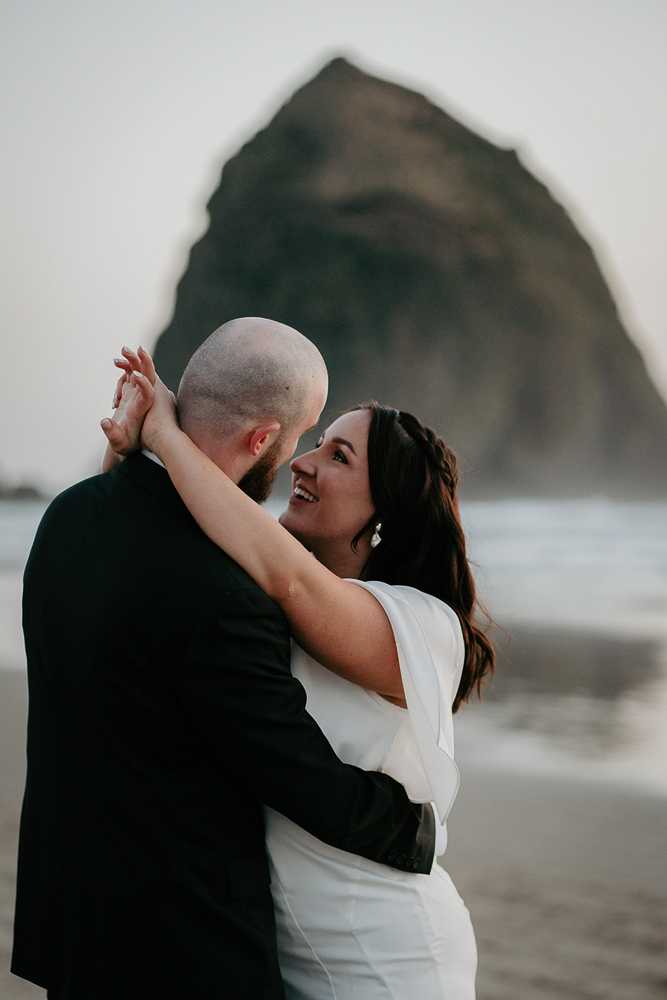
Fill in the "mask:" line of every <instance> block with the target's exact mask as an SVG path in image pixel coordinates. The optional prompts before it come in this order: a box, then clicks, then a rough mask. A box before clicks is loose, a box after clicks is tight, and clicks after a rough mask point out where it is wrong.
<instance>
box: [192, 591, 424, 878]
mask: <svg viewBox="0 0 667 1000" xmlns="http://www.w3.org/2000/svg"><path fill="white" fill-rule="evenodd" d="M179 695H180V698H181V700H182V702H183V704H184V707H185V709H186V711H187V712H188V714H189V715H190V717H191V719H192V720H193V722H194V724H195V725H196V726H197V728H198V729H199V730H200V732H201V733H202V735H203V736H204V738H205V740H206V741H207V742H208V744H209V745H210V746H211V747H212V748H213V749H214V750H215V751H216V752H218V753H219V754H220V755H221V756H222V757H223V758H224V760H225V761H226V762H227V763H229V764H231V765H232V766H233V767H234V769H235V770H236V771H237V773H239V774H240V775H241V777H242V779H243V780H244V781H246V782H247V783H248V785H249V787H251V788H253V789H254V790H255V792H256V793H257V795H258V797H259V798H260V799H261V800H262V801H263V802H265V803H266V804H267V805H269V806H271V807H272V808H273V809H276V810H277V811H278V812H280V813H282V814H283V815H284V816H287V817H288V818H289V819H291V820H292V821H293V822H295V823H297V824H298V825H299V826H301V827H303V828H304V829H305V830H308V831H309V832H310V833H312V834H313V835H314V836H316V837H318V838H319V839H320V840H323V841H325V842H326V843H328V844H331V845H332V846H334V847H338V848H340V849H341V850H345V851H349V852H350V853H353V854H360V855H362V856H363V857H366V858H369V859H371V860H372V861H379V862H382V863H384V864H387V865H389V866H390V867H393V868H398V869H401V870H403V871H414V872H422V873H424V872H429V871H430V870H431V866H432V862H433V856H434V850H435V821H434V815H433V811H432V808H431V805H430V804H429V803H426V804H421V803H420V804H417V803H412V802H410V801H409V799H408V797H407V794H406V792H405V789H404V788H403V786H402V785H400V784H399V783H398V782H396V781H395V780H394V779H393V778H391V777H389V775H386V774H380V773H379V772H375V771H364V770H362V769H360V768H357V767H354V766H352V765H349V764H343V763H342V762H341V761H340V760H339V759H338V757H337V756H336V754H335V753H334V751H333V749H332V748H331V746H330V744H329V742H328V741H327V739H326V737H325V736H324V734H323V733H322V731H321V730H320V728H319V726H318V725H317V723H316V722H315V721H314V719H312V718H311V717H310V716H309V715H308V713H307V712H306V707H305V706H306V695H305V691H304V689H303V687H302V685H301V684H300V683H299V681H297V680H296V678H294V677H293V676H292V674H291V673H290V669H289V634H288V630H287V623H286V621H285V618H284V616H283V614H282V612H281V611H280V610H279V609H278V607H277V606H276V605H275V604H274V602H273V601H272V600H271V599H270V598H269V597H267V595H266V594H264V593H263V592H262V591H258V590H255V589H253V590H250V589H248V590H240V591H234V592H232V593H229V594H227V595H226V596H225V597H224V598H223V600H222V602H221V604H220V605H219V606H218V607H217V608H216V612H215V613H214V614H211V615H209V616H208V617H207V618H205V619H204V621H203V622H202V623H201V624H200V625H199V627H198V629H197V631H196V633H195V634H194V635H193V637H192V640H191V642H190V644H189V647H188V652H187V655H186V658H185V661H184V663H183V665H182V670H181V672H180V675H179Z"/></svg>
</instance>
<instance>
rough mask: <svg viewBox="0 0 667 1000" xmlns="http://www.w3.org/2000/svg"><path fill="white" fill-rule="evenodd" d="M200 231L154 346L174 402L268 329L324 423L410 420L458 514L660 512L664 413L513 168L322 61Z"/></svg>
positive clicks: (557, 224) (666, 454)
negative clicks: (543, 505) (347, 412)
mask: <svg viewBox="0 0 667 1000" xmlns="http://www.w3.org/2000/svg"><path fill="white" fill-rule="evenodd" d="M620 196H622V193H620ZM208 209H209V213H210V219H211V222H210V227H209V229H208V231H207V232H206V234H205V235H204V236H203V237H202V239H201V240H200V241H199V242H198V243H197V244H195V246H194V247H193V248H192V252H191V255H190V260H189V264H188V267H187V270H186V273H185V274H184V276H183V278H182V280H181V281H180V283H179V286H178V292H177V297H176V305H175V311H174V316H173V319H172V321H171V323H170V324H169V326H168V328H167V329H166V330H165V331H164V333H163V334H162V336H161V337H160V340H159V342H158V345H157V351H156V361H157V366H158V370H159V371H160V372H161V373H162V375H163V377H164V378H165V379H166V380H167V382H168V383H169V384H170V385H171V386H172V387H173V388H175V387H176V386H177V384H178V381H179V378H180V376H181V373H182V371H183V369H184V367H185V365H186V364H187V361H188V358H189V357H190V355H191V354H192V352H193V351H194V350H195V349H196V348H197V346H198V345H199V344H200V343H201V342H202V341H203V340H204V339H205V338H206V337H207V336H208V334H209V333H211V332H212V331H213V330H214V329H215V328H216V327H217V326H219V325H220V324H221V323H224V322H225V321H226V320H228V319H232V318H233V317H236V316H269V317H271V318H274V319H278V320H281V321H283V322H285V323H289V324H290V325H292V326H295V327H296V328H297V329H299V330H301V331H302V332H303V333H305V334H306V335H307V336H309V337H310V338H311V339H312V340H314V341H315V343H316V344H317V345H318V346H319V348H320V350H321V351H322V353H323V355H324V357H325V359H326V362H327V364H328V366H329V371H330V374H331V392H330V397H329V406H328V412H329V413H331V412H335V411H336V410H340V409H342V408H344V407H346V406H347V405H349V404H351V403H353V402H357V401H361V400H365V399H369V398H375V399H379V400H380V401H382V402H384V403H387V404H389V405H392V406H396V407H398V408H400V409H409V410H412V411H414V412H416V413H417V414H418V415H419V416H421V417H422V419H424V420H426V421H427V422H428V423H430V424H432V425H433V426H434V427H435V428H437V429H438V431H439V432H440V433H441V434H442V435H443V436H444V437H445V438H446V440H447V441H448V442H449V443H450V444H451V445H452V446H453V447H454V448H455V449H456V450H457V451H458V452H459V454H460V455H461V457H462V458H463V464H464V467H465V469H466V492H467V493H468V495H476V496H502V495H533V496H539V495H542V496H577V495H585V494H588V493H605V494H608V495H611V496H625V497H665V496H667V409H666V408H665V404H664V402H663V401H662V399H661V398H660V396H659V395H658V392H657V391H656V389H655V387H654V385H653V383H652V382H651V380H650V379H649V377H648V375H647V372H646V369H645V366H644V363H643V361H642V359H641V357H640V355H639V353H638V351H637V349H636V348H635V346H634V345H633V343H632V342H631V341H630V339H629V338H628V335H627V333H626V331H625V330H624V328H623V326H622V324H621V322H620V319H619V316H618V313H617V310H616V307H615V305H614V302H613V300H612V297H611V295H610V292H609V289H608V288H607V286H606V284H605V281H604V279H603V277H602V275H601V273H600V270H599V268H598V265H597V263H596V261H595V257H594V255H593V253H592V251H591V249H590V247H589V246H588V244H587V243H586V241H585V240H584V239H583V238H582V237H581V236H580V235H579V233H578V232H577V230H576V229H575V227H574V225H573V224H572V222H571V221H570V219H569V217H568V216H567V214H566V212H565V211H564V209H563V208H562V207H561V205H559V204H558V203H557V202H556V201H554V199H553V198H552V197H551V195H550V194H549V191H548V190H547V189H546V187H545V186H544V185H543V184H541V183H540V182H539V181H538V180H536V179H535V178H534V177H533V176H532V175H531V174H530V173H529V172H528V171H527V170H526V169H525V167H523V166H522V164H521V163H520V161H519V159H518V158H517V156H516V154H515V152H514V151H512V150H507V149H500V148H498V147H497V146H494V145H493V144H492V143H490V142H487V141H486V140H485V139H482V138H481V137H480V136H478V135H476V134H475V133H473V132H471V131H470V130H469V129H468V128H466V127H464V126H463V125H461V124H460V123H459V122H457V121H456V120H455V119H453V118H452V117H450V116H449V115H448V114H446V113H445V112H444V111H442V110H440V108H437V107H435V106H434V105H433V104H431V103H430V102H429V101H428V100H426V98H424V97H423V96H421V95H420V94H417V93H415V92H413V91H410V90H406V89H405V88H404V87H400V86H397V85H396V84H393V83H388V82H386V81H384V80H380V79H377V78H375V77H373V76H369V75H368V74H367V73H364V72H362V71H361V70H359V69H357V68H356V67H355V66H353V65H351V64H350V63H349V62H346V61H345V60H344V59H335V60H334V61H333V62H331V63H329V64H328V65H327V66H325V67H324V69H323V70H322V71H321V72H320V73H319V74H318V75H317V76H316V77H315V78H314V79H313V80H311V81H310V82H309V83H307V84H306V85H305V86H304V87H302V88H301V89H300V90H298V91H297V92H296V93H295V94H294V96H293V97H292V98H291V100H289V101H288V102H287V104H285V105H284V106H283V107H282V108H281V109H280V111H279V112H278V113H277V114H276V116H275V117H274V118H273V120H272V121H271V122H270V124H269V125H268V126H267V127H266V128H265V129H263V130H262V131H261V132H259V133H258V134H257V135H256V136H255V137H254V138H253V139H252V140H251V141H250V142H248V143H247V144H246V145H245V146H244V147H243V148H242V149H241V151H240V152H239V153H238V154H237V155H236V156H235V157H233V159H231V160H230V161H229V162H228V163H227V164H226V166H225V167H224V170H223V172H222V179H221V182H220V186H219V187H218V189H217V191H216V192H215V194H214V195H213V197H212V198H211V201H210V202H209V205H208Z"/></svg>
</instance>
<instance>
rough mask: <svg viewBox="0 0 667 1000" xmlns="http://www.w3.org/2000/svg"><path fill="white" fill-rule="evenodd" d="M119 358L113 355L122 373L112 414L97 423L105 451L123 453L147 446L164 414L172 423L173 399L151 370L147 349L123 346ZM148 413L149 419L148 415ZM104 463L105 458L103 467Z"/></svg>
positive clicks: (151, 363)
mask: <svg viewBox="0 0 667 1000" xmlns="http://www.w3.org/2000/svg"><path fill="white" fill-rule="evenodd" d="M122 355H123V356H122V357H120V358H114V364H115V366H116V368H120V369H121V371H122V374H121V376H120V378H119V379H118V383H117V384H116V389H115V392H114V397H113V402H112V410H114V411H115V412H114V416H113V417H105V418H104V420H102V421H101V422H100V426H101V427H102V430H103V431H104V434H105V435H106V439H107V442H108V448H107V453H109V451H111V452H112V453H113V454H114V455H116V456H123V457H124V456H126V455H130V454H132V452H133V451H137V449H138V448H140V447H141V446H142V444H143V445H144V446H145V447H149V448H150V446H151V440H150V438H151V430H155V429H156V427H157V425H158V424H159V422H160V420H161V419H165V418H166V417H167V416H170V417H171V420H172V421H173V422H175V420H176V416H175V398H174V394H173V393H172V392H170V391H169V389H167V387H166V385H165V384H164V382H162V381H161V380H160V379H159V378H158V376H157V373H156V371H155V366H154V365H153V359H152V358H151V356H150V354H149V353H148V351H146V350H144V348H143V347H140V348H139V350H138V351H132V350H131V349H130V348H129V347H124V348H123V350H122ZM149 412H150V413H151V419H147V418H148V414H149ZM107 464H108V463H107V462H106V460H105V466H106V465H107Z"/></svg>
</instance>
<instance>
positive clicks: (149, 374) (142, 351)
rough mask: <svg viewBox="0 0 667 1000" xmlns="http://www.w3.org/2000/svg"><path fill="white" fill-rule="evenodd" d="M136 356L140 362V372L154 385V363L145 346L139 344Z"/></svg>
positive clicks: (155, 374) (155, 375)
mask: <svg viewBox="0 0 667 1000" xmlns="http://www.w3.org/2000/svg"><path fill="white" fill-rule="evenodd" d="M137 357H138V358H139V361H140V363H141V374H142V375H145V376H146V378H147V379H148V381H149V382H150V384H151V385H155V383H156V381H157V373H156V371H155V365H154V364H153V359H152V357H151V356H150V354H149V353H148V351H147V350H146V348H145V347H141V345H140V346H139V350H138V351H137Z"/></svg>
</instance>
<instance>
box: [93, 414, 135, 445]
mask: <svg viewBox="0 0 667 1000" xmlns="http://www.w3.org/2000/svg"><path fill="white" fill-rule="evenodd" d="M100 427H101V428H102V430H103V431H104V433H105V435H106V439H107V441H108V442H109V444H110V445H111V447H112V448H113V450H114V451H115V452H118V454H121V453H122V452H123V450H124V449H126V448H127V447H128V445H129V439H128V437H127V434H126V433H125V432H124V431H122V430H121V428H120V427H119V426H118V424H117V423H116V421H115V420H112V419H111V418H110V417H105V418H104V420H101V421H100Z"/></svg>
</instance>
